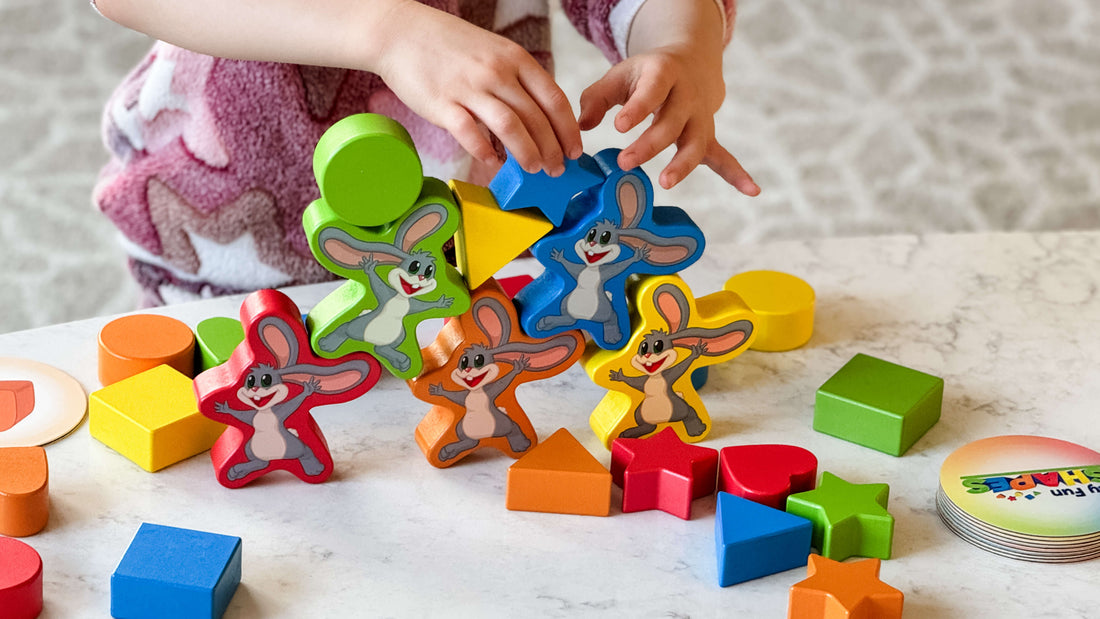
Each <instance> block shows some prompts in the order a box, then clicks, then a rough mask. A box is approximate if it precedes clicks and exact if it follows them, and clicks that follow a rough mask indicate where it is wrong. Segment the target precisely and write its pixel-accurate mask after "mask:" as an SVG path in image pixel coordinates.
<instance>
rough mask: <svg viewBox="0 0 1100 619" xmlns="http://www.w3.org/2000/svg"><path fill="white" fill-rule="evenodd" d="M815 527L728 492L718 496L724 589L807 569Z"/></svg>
mask: <svg viewBox="0 0 1100 619" xmlns="http://www.w3.org/2000/svg"><path fill="white" fill-rule="evenodd" d="M812 534H813V524H812V523H811V522H810V521H809V520H807V519H805V518H802V517H801V516H795V515H793V514H788V513H787V512H783V511H779V510H778V509H775V508H772V507H768V506H767V505H761V504H759V503H755V502H753V501H750V500H748V499H743V498H741V497H739V496H736V495H733V494H730V493H728V492H719V493H718V507H717V513H716V514H715V519H714V539H715V546H716V547H717V550H718V584H720V585H721V586H723V587H728V586H730V585H735V584H737V583H739V582H745V581H746V580H752V579H754V578H760V577H761V576H768V575H770V574H775V573H778V572H783V571H786V570H789V569H792V568H796V567H799V566H803V565H806V562H807V561H808V557H809V556H810V538H811V536H812Z"/></svg>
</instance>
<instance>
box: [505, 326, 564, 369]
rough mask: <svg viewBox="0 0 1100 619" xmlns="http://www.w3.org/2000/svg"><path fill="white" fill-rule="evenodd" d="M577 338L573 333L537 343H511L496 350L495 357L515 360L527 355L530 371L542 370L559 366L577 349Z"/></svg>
mask: <svg viewBox="0 0 1100 619" xmlns="http://www.w3.org/2000/svg"><path fill="white" fill-rule="evenodd" d="M577 346H578V344H577V338H576V337H574V336H571V335H564V334H563V335H559V336H557V337H554V338H552V339H550V340H547V341H545V342H540V343H537V344H521V343H518V342H517V343H515V344H509V345H506V346H505V347H504V348H503V349H499V350H494V351H493V358H494V359H504V360H505V361H509V362H511V361H515V360H516V359H518V358H519V357H527V360H528V366H527V369H528V371H531V372H542V371H544V370H549V369H550V368H553V367H557V366H558V365H560V364H561V363H562V362H563V361H565V360H566V359H568V358H569V357H570V356H571V355H572V354H573V352H574V351H576V350H577Z"/></svg>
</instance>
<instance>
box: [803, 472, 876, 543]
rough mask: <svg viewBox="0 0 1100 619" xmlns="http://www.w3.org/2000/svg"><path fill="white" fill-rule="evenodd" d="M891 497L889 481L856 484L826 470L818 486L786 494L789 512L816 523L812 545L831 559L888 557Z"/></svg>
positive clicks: (814, 524)
mask: <svg viewBox="0 0 1100 619" xmlns="http://www.w3.org/2000/svg"><path fill="white" fill-rule="evenodd" d="M889 499H890V486H888V485H887V484H853V483H849V482H847V481H844V480H843V479H841V478H839V477H837V476H836V475H833V474H832V473H829V472H825V473H822V475H821V483H820V484H818V486H817V488H816V489H814V490H808V491H806V492H799V493H796V494H792V495H790V496H789V497H787V513H789V514H794V515H796V516H802V517H803V518H806V519H807V520H809V521H810V522H812V523H813V526H814V531H813V540H812V544H813V546H814V548H817V549H818V550H820V551H821V554H822V555H823V556H825V557H828V558H829V559H833V560H834V561H843V560H844V559H847V558H848V557H852V556H859V557H873V558H877V559H889V558H890V546H891V545H892V543H893V540H894V517H893V516H891V515H890V512H888V511H886V503H887V501H889Z"/></svg>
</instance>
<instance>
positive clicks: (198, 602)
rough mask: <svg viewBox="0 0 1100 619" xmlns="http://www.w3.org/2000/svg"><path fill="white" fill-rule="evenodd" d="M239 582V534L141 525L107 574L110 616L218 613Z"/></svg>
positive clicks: (172, 618)
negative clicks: (111, 571)
mask: <svg viewBox="0 0 1100 619" xmlns="http://www.w3.org/2000/svg"><path fill="white" fill-rule="evenodd" d="M240 582H241V538H239V537H231V536H228V535H218V534H215V533H204V532H202V531H192V530H190V529H178V528H175V527H165V526H160V525H156V524H149V523H142V525H141V527H140V528H139V529H138V532H137V534H136V535H135V536H134V539H133V541H132V542H130V547H129V548H128V549H127V550H126V554H125V555H124V556H123V557H122V561H121V562H120V563H119V564H118V567H117V568H116V569H115V573H114V574H112V575H111V616H112V617H116V618H117V619H141V618H146V617H148V618H154V617H155V618H157V619H195V618H199V617H202V618H205V617H210V618H215V617H221V616H222V614H224V613H225V609H226V608H227V607H228V606H229V600H230V599H231V598H232V597H233V594H234V593H235V592H236V590H237V585H239V584H240Z"/></svg>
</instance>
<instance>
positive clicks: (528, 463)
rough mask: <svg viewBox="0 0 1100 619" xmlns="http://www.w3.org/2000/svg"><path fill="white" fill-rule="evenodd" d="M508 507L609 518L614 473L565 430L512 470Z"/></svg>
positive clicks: (518, 462) (520, 509) (552, 435)
mask: <svg viewBox="0 0 1100 619" xmlns="http://www.w3.org/2000/svg"><path fill="white" fill-rule="evenodd" d="M505 504H506V506H507V507H508V509H512V510H518V511H529V512H546V513H552V514H579V515H582V516H607V515H608V514H610V513H611V473H610V472H609V471H608V470H607V469H606V468H604V466H603V465H602V464H600V462H599V461H598V460H596V458H595V457H593V456H592V454H590V453H589V452H588V450H587V449H585V448H584V445H581V444H580V442H578V441H577V439H576V438H574V437H573V435H572V434H570V433H569V431H568V430H566V429H565V428H561V429H559V430H558V431H557V432H555V433H553V434H551V435H550V438H547V439H546V440H544V441H542V442H540V443H539V444H538V445H536V446H535V447H533V448H532V449H531V451H529V452H528V453H527V454H526V455H524V456H523V457H522V458H520V459H519V460H517V461H516V463H515V464H513V465H512V466H511V467H510V468H509V469H508V484H507V490H506V498H505Z"/></svg>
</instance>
